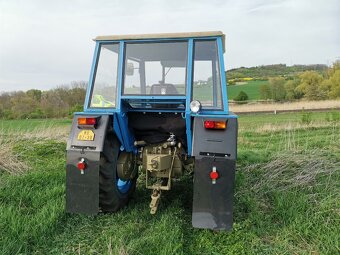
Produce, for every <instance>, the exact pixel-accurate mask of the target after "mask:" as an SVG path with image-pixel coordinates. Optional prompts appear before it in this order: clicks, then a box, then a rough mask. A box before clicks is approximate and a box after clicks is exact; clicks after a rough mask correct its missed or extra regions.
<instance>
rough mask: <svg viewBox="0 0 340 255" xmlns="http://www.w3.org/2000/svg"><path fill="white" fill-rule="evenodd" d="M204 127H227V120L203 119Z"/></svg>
mask: <svg viewBox="0 0 340 255" xmlns="http://www.w3.org/2000/svg"><path fill="white" fill-rule="evenodd" d="M204 127H205V128H206V129H225V128H226V127H227V122H226V121H225V120H224V121H213V120H206V121H204Z"/></svg>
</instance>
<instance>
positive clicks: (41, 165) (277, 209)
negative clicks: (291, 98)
mask: <svg viewBox="0 0 340 255" xmlns="http://www.w3.org/2000/svg"><path fill="white" fill-rule="evenodd" d="M311 118H312V122H311V124H310V127H304V128H296V129H290V130H285V129H279V130H278V131H271V130H269V131H259V130H261V127H262V126H263V125H267V124H270V125H273V126H282V125H285V123H288V122H290V123H295V124H299V123H301V122H302V117H301V114H297V113H285V114H278V115H265V114H258V115H241V116H240V119H239V127H240V133H239V147H238V158H239V159H238V168H237V175H236V194H235V203H234V229H233V231H232V232H212V231H209V230H200V229H193V228H192V227H191V206H192V205H191V203H192V180H191V178H190V177H189V176H184V177H183V178H182V180H181V181H179V182H176V183H175V184H174V187H173V190H172V191H170V192H168V193H165V194H164V196H163V199H162V201H161V204H160V207H159V211H158V212H157V214H156V215H154V216H152V215H150V214H149V202H150V192H149V191H148V190H145V188H144V186H143V182H141V183H140V184H139V186H138V188H137V191H136V194H135V197H134V199H133V200H132V201H131V202H130V204H129V206H128V207H127V208H125V209H124V210H121V211H120V212H118V213H116V214H105V215H99V216H96V217H88V216H83V215H69V214H66V213H65V211H64V205H65V143H64V142H61V141H55V140H48V139H43V140H39V139H31V138H30V139H26V140H22V141H20V142H19V143H18V144H17V145H16V146H15V148H14V150H15V151H20V152H21V154H20V158H21V160H23V161H25V162H27V163H28V164H29V165H30V166H31V168H32V170H31V171H30V172H28V173H27V174H24V175H19V176H12V175H8V174H2V175H0V229H1V235H0V254H204V255H205V254H338V253H339V238H338V230H339V229H340V224H339V200H338V194H339V191H340V190H339V185H338V184H339V181H340V177H339V172H340V171H339V170H340V167H339V162H340V145H339V140H340V129H339V121H336V122H328V123H326V124H327V125H325V126H324V127H320V128H315V127H314V126H313V123H315V122H316V121H317V120H322V121H324V120H325V119H326V118H327V113H312V116H311ZM33 122H34V123H35V124H37V123H40V122H39V121H37V122H35V121H33ZM20 123H21V122H20V121H7V122H6V123H5V124H3V123H2V124H3V125H4V126H5V125H6V126H9V127H11V126H12V125H13V126H15V127H18V126H20ZM22 123H23V124H22V125H23V126H24V127H23V128H25V127H27V128H28V129H30V127H31V124H29V121H26V120H24V121H22ZM42 123H43V122H42ZM68 123H69V122H68ZM65 124H67V122H66V123H65V121H64V120H61V121H60V122H58V121H57V120H55V125H61V126H63V125H65ZM37 125H40V124H37ZM20 130H21V129H20Z"/></svg>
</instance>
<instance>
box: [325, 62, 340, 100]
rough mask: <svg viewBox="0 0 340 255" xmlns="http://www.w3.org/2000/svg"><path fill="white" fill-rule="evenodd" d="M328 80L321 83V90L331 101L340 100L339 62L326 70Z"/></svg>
mask: <svg viewBox="0 0 340 255" xmlns="http://www.w3.org/2000/svg"><path fill="white" fill-rule="evenodd" d="M327 74H328V79H326V80H324V81H323V82H322V83H321V89H322V90H323V91H324V92H325V93H326V94H327V96H328V97H329V98H331V99H336V98H340V61H338V62H335V63H334V64H333V66H332V68H330V69H329V70H328V73H327Z"/></svg>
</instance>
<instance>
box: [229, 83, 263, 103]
mask: <svg viewBox="0 0 340 255" xmlns="http://www.w3.org/2000/svg"><path fill="white" fill-rule="evenodd" d="M264 84H268V81H249V82H247V83H246V84H241V85H231V86H228V87H227V89H228V98H229V99H234V98H235V97H236V96H237V95H238V94H239V93H240V92H241V91H244V92H245V93H247V95H248V97H249V100H258V99H260V86H261V85H264Z"/></svg>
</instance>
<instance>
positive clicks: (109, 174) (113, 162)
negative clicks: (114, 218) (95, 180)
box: [99, 133, 137, 212]
mask: <svg viewBox="0 0 340 255" xmlns="http://www.w3.org/2000/svg"><path fill="white" fill-rule="evenodd" d="M119 151H120V143H119V141H118V140H117V137H116V136H115V135H114V134H113V133H108V134H107V135H106V138H105V142H104V148H103V152H102V153H101V156H100V166H99V168H100V172H99V206H100V208H101V211H102V212H116V211H118V210H119V209H121V208H123V207H124V206H125V205H126V204H127V203H128V201H129V198H130V197H131V195H132V194H133V192H134V191H135V189H136V179H137V176H136V178H134V179H132V180H129V182H130V184H129V186H128V189H127V190H126V191H125V192H121V191H120V190H119V189H118V186H117V183H118V181H119V178H118V176H117V159H118V155H119Z"/></svg>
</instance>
